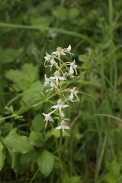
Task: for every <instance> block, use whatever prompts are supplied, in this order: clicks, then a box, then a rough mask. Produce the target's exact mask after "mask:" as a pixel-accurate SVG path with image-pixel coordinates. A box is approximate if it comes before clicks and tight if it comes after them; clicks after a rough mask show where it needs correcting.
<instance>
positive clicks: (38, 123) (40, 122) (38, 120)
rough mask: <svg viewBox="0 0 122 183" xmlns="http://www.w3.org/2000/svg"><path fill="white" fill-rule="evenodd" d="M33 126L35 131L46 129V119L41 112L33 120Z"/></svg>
mask: <svg viewBox="0 0 122 183" xmlns="http://www.w3.org/2000/svg"><path fill="white" fill-rule="evenodd" d="M32 127H33V129H34V131H37V132H39V131H41V130H42V129H44V119H43V117H42V115H41V114H38V115H36V116H35V118H34V119H33V121H32Z"/></svg>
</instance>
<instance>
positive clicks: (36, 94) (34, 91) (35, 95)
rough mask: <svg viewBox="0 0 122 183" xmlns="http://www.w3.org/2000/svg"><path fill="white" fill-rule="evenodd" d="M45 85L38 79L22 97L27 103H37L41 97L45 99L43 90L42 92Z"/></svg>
mask: <svg viewBox="0 0 122 183" xmlns="http://www.w3.org/2000/svg"><path fill="white" fill-rule="evenodd" d="M42 88H43V85H42V83H41V82H40V81H36V82H34V83H32V84H31V85H30V86H29V88H28V89H27V90H26V91H25V92H23V94H22V98H23V100H24V102H25V103H26V104H27V105H32V104H34V103H36V102H37V101H38V100H39V99H40V100H41V99H42V102H43V100H44V96H43V92H42Z"/></svg>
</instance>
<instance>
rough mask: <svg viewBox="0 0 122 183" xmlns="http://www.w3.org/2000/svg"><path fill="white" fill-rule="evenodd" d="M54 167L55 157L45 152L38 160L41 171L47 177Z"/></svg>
mask: <svg viewBox="0 0 122 183" xmlns="http://www.w3.org/2000/svg"><path fill="white" fill-rule="evenodd" d="M53 166H54V157H53V155H52V154H51V153H50V152H48V151H46V150H44V151H43V152H42V153H41V154H40V156H39V158H38V167H39V170H40V171H41V173H42V174H43V175H44V176H45V177H47V176H48V175H49V174H50V173H51V171H52V170H53Z"/></svg>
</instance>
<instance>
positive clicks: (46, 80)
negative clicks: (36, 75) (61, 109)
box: [44, 74, 50, 86]
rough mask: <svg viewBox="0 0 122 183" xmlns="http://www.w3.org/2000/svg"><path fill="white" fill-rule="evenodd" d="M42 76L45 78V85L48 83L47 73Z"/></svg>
mask: <svg viewBox="0 0 122 183" xmlns="http://www.w3.org/2000/svg"><path fill="white" fill-rule="evenodd" d="M44 78H45V82H44V85H45V86H46V85H48V84H49V82H50V80H49V78H47V75H46V74H45V75H44Z"/></svg>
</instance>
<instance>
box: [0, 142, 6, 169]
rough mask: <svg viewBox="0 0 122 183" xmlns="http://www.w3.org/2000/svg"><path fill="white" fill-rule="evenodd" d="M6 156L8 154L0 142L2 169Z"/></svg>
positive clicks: (0, 166)
mask: <svg viewBox="0 0 122 183" xmlns="http://www.w3.org/2000/svg"><path fill="white" fill-rule="evenodd" d="M5 157H6V154H5V151H4V146H3V144H2V143H1V142H0V170H1V169H2V168H3V165H4V160H5Z"/></svg>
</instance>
